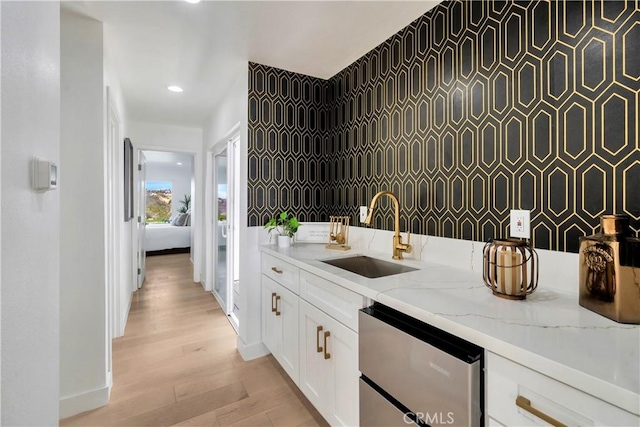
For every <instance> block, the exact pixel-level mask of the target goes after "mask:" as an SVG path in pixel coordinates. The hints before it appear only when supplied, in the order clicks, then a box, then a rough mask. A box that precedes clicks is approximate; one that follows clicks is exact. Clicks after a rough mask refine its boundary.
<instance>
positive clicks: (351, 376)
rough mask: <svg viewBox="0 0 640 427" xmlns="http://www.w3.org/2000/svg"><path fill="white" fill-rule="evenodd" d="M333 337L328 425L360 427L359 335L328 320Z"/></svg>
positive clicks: (327, 324)
mask: <svg viewBox="0 0 640 427" xmlns="http://www.w3.org/2000/svg"><path fill="white" fill-rule="evenodd" d="M325 322H326V327H327V328H328V329H329V332H330V333H331V335H330V336H329V338H328V340H327V348H326V351H327V353H329V355H330V358H329V359H327V360H326V362H328V363H329V376H328V378H327V380H328V381H327V396H326V404H327V412H328V413H327V415H325V417H326V419H327V421H328V422H329V424H331V425H334V426H335V425H342V426H357V425H360V423H359V415H360V411H359V407H360V399H359V396H360V387H359V384H358V380H359V378H360V372H359V371H358V334H356V333H355V332H353V331H352V330H351V329H349V328H347V327H346V326H345V325H343V324H342V323H340V322H338V321H336V320H335V319H333V318H331V317H329V316H327V319H326V320H325Z"/></svg>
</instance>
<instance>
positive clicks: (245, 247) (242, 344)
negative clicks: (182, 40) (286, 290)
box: [204, 62, 268, 359]
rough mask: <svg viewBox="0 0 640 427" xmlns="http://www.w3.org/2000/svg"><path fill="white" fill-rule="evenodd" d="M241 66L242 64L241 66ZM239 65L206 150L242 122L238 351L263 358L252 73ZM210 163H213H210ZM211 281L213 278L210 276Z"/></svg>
mask: <svg viewBox="0 0 640 427" xmlns="http://www.w3.org/2000/svg"><path fill="white" fill-rule="evenodd" d="M240 65H241V66H240ZM240 65H239V68H238V73H237V75H238V77H237V78H236V80H235V82H234V83H233V84H232V85H231V86H230V87H229V91H228V93H227V94H226V95H225V97H224V99H223V100H222V102H220V103H219V104H218V106H217V107H216V108H215V110H214V111H213V112H212V114H211V116H210V118H209V120H208V121H207V123H206V124H205V128H204V149H205V151H206V152H209V151H210V150H212V149H213V147H214V146H215V145H216V144H218V143H220V142H222V141H224V140H225V138H228V137H229V136H230V135H229V132H230V131H231V130H232V129H233V128H234V126H236V125H238V124H239V131H240V149H239V151H240V182H239V186H240V200H239V206H238V209H239V217H240V219H241V222H240V224H238V225H239V235H240V239H239V240H240V241H239V246H240V298H239V301H237V303H238V306H239V308H240V330H239V336H238V350H239V351H240V353H241V354H242V356H243V357H244V358H245V359H251V358H255V357H259V356H261V355H263V354H266V353H268V350H266V348H265V347H264V345H263V344H262V338H261V336H260V334H261V332H260V330H261V309H260V263H259V262H257V263H256V262H255V260H256V259H260V253H259V251H258V242H257V236H258V233H256V232H255V230H250V229H249V227H247V190H246V189H247V176H248V174H247V153H248V150H247V134H248V130H247V129H248V127H247V123H248V102H249V101H248V100H249V76H248V64H247V63H246V62H244V63H242V64H240ZM208 163H210V162H208ZM208 172H209V173H208V177H207V180H206V181H207V189H206V202H205V203H206V205H207V209H208V210H211V204H212V203H213V200H214V198H213V197H214V194H215V192H214V191H213V188H212V187H211V184H210V182H212V181H213V179H212V173H211V171H210V170H209V171H208ZM213 233H214V231H213V230H212V229H211V225H210V224H207V229H206V232H205V235H206V236H207V245H206V247H207V248H208V252H207V255H206V259H207V267H208V269H207V277H208V278H211V277H212V274H213V271H212V268H213V266H212V262H211V260H212V259H213V254H212V253H211V252H210V251H212V246H213V245H212V238H211V236H212V235H213ZM208 280H211V279H208Z"/></svg>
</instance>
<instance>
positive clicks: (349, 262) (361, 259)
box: [322, 255, 417, 279]
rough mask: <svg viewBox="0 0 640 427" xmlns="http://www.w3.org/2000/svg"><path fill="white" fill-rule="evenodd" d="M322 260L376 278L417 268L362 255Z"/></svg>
mask: <svg viewBox="0 0 640 427" xmlns="http://www.w3.org/2000/svg"><path fill="white" fill-rule="evenodd" d="M322 262H324V263H326V264H329V265H333V266H334V267H338V268H341V269H343V270H347V271H350V272H352V273H356V274H359V275H360V276H364V277H368V278H369V279H376V278H378V277H385V276H392V275H394V274H400V273H408V272H410V271H415V270H417V268H413V267H407V266H406V265H399V264H395V263H393V262H388V261H383V260H381V259H377V258H371V257H368V256H364V255H357V256H352V257H347V258H336V259H327V260H324V261H322Z"/></svg>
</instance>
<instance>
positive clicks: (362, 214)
mask: <svg viewBox="0 0 640 427" xmlns="http://www.w3.org/2000/svg"><path fill="white" fill-rule="evenodd" d="M368 213H369V210H368V209H367V207H366V206H360V222H364V221H365V220H366V219H367V214H368Z"/></svg>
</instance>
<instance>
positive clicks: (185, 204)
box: [178, 194, 191, 213]
mask: <svg viewBox="0 0 640 427" xmlns="http://www.w3.org/2000/svg"><path fill="white" fill-rule="evenodd" d="M180 204H181V205H182V206H180V208H178V213H187V212H189V209H191V196H190V195H189V194H185V195H184V198H183V199H182V200H180Z"/></svg>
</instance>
